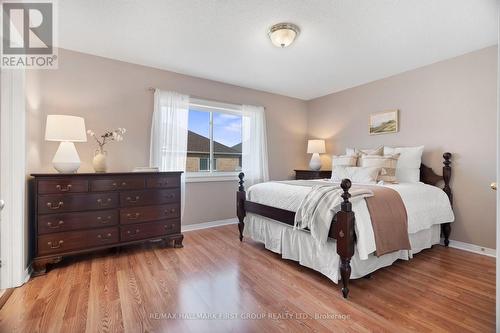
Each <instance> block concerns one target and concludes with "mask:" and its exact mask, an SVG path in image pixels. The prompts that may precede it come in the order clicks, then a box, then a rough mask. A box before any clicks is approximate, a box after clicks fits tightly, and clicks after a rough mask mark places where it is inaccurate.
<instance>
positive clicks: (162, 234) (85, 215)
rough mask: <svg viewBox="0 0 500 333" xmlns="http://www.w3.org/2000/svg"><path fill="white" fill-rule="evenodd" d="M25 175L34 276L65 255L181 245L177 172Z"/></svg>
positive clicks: (43, 271)
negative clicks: (160, 243) (158, 243)
mask: <svg viewBox="0 0 500 333" xmlns="http://www.w3.org/2000/svg"><path fill="white" fill-rule="evenodd" d="M31 176H32V177H33V178H32V180H31V182H32V184H31V185H32V191H33V202H32V206H33V208H32V218H31V221H30V223H31V243H32V256H33V270H34V275H40V274H44V273H45V271H46V266H47V264H49V263H57V262H59V261H61V260H62V258H63V257H65V256H70V255H74V254H80V253H85V252H92V251H96V250H101V249H105V248H110V247H117V246H122V245H126V244H132V243H137V242H143V241H146V240H154V239H164V240H165V241H166V242H168V243H170V244H172V243H173V245H174V247H182V240H183V235H182V234H181V222H180V210H181V201H180V200H181V197H180V194H181V193H180V176H181V172H158V173H135V172H134V173H104V174H99V173H81V174H32V175H31Z"/></svg>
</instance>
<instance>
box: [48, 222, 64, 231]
mask: <svg viewBox="0 0 500 333" xmlns="http://www.w3.org/2000/svg"><path fill="white" fill-rule="evenodd" d="M63 224H64V221H62V220H61V221H59V222H57V224H56V225H53V224H52V222H47V227H49V228H50V229H57V228H59V227H60V226H62V225H63Z"/></svg>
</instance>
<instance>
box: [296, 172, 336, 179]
mask: <svg viewBox="0 0 500 333" xmlns="http://www.w3.org/2000/svg"><path fill="white" fill-rule="evenodd" d="M294 171H295V179H324V178H331V177H332V171H331V170H319V171H313V170H294Z"/></svg>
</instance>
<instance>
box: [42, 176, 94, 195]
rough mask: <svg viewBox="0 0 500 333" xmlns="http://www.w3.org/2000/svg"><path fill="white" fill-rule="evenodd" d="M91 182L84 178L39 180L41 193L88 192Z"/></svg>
mask: <svg viewBox="0 0 500 333" xmlns="http://www.w3.org/2000/svg"><path fill="white" fill-rule="evenodd" d="M88 190H89V182H88V181H87V180H83V179H75V178H58V179H47V180H40V181H39V182H38V193H39V194H51V193H81V192H88Z"/></svg>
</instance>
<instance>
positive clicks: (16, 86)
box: [0, 69, 29, 289]
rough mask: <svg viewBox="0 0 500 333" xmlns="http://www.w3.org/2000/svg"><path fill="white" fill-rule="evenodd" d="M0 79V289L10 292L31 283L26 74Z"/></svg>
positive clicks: (9, 72) (14, 72) (4, 73)
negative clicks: (29, 265) (28, 233)
mask: <svg viewBox="0 0 500 333" xmlns="http://www.w3.org/2000/svg"><path fill="white" fill-rule="evenodd" d="M0 77H1V83H0V198H2V200H4V201H5V208H4V209H3V210H2V211H1V213H0V258H1V263H2V265H1V267H0V289H7V288H12V287H17V286H20V285H22V284H23V283H24V282H26V281H27V279H29V271H28V269H27V263H28V253H29V251H28V242H27V240H28V237H27V236H28V235H27V230H28V228H27V220H28V219H27V212H28V210H27V204H26V203H27V196H26V193H27V191H26V188H27V185H26V184H27V182H26V94H25V71H24V70H23V69H1V72H0Z"/></svg>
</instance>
